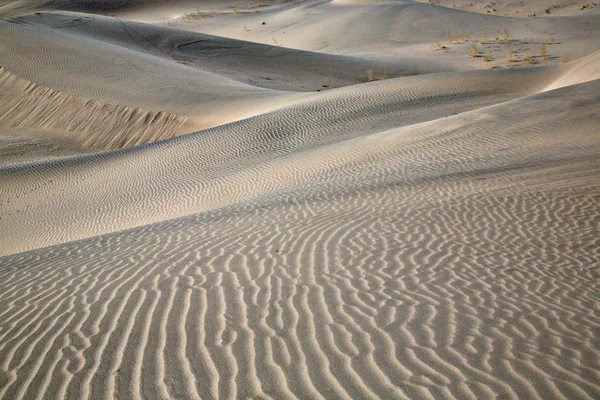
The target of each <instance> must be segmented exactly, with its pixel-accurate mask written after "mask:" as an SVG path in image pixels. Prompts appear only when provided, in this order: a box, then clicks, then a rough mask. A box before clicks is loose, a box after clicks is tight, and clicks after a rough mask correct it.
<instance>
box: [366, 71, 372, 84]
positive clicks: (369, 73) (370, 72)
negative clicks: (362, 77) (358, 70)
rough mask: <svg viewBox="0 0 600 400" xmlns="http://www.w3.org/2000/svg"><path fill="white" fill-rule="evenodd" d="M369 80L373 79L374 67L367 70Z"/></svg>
mask: <svg viewBox="0 0 600 400" xmlns="http://www.w3.org/2000/svg"><path fill="white" fill-rule="evenodd" d="M367 81H369V82H372V81H373V70H372V69H370V70H368V71H367Z"/></svg>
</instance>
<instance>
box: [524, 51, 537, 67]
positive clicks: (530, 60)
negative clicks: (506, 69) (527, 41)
mask: <svg viewBox="0 0 600 400" xmlns="http://www.w3.org/2000/svg"><path fill="white" fill-rule="evenodd" d="M535 55H536V51H535V49H531V51H530V52H529V53H527V55H526V56H525V57H524V58H523V59H524V60H525V61H527V62H528V63H529V64H533V61H534V59H535Z"/></svg>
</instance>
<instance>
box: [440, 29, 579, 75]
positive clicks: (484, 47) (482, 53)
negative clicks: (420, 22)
mask: <svg viewBox="0 0 600 400" xmlns="http://www.w3.org/2000/svg"><path fill="white" fill-rule="evenodd" d="M455 38H456V39H455ZM446 42H447V45H444V44H442V42H441V41H439V40H436V41H435V42H433V44H432V45H431V49H432V50H434V51H435V50H446V51H448V50H451V49H452V47H453V46H454V45H459V46H460V45H461V44H462V43H463V42H470V43H471V44H470V45H469V46H468V47H467V49H466V54H467V55H468V56H469V57H473V58H480V57H481V58H482V59H483V61H484V62H485V63H486V64H489V63H490V62H491V61H492V60H494V59H496V58H498V57H499V56H498V55H497V53H498V52H501V51H502V47H505V46H506V47H508V51H507V52H506V51H502V52H503V53H504V59H505V61H506V67H515V66H526V65H538V64H542V63H548V62H552V60H554V59H558V57H549V56H548V46H552V45H553V44H555V43H556V39H555V37H554V36H550V37H549V38H548V39H547V40H541V41H540V40H539V39H537V43H539V44H540V45H541V47H540V50H537V49H532V48H529V47H525V46H523V45H524V44H530V43H536V41H535V40H534V38H523V39H515V38H513V36H512V35H511V33H510V32H509V31H508V29H503V30H501V31H498V33H497V35H496V37H495V41H494V38H492V39H490V38H489V36H488V35H487V33H486V32H485V31H484V32H482V33H481V39H479V40H478V38H477V36H476V35H475V34H469V35H465V34H464V33H461V34H460V35H459V36H452V35H451V34H450V32H448V35H447V40H446ZM500 57H501V56H500ZM566 59H567V61H564V60H565V59H562V60H561V61H562V62H568V58H566ZM486 66H487V67H488V68H490V66H489V65H486ZM500 67H501V65H500V64H499V63H496V64H495V65H493V68H500Z"/></svg>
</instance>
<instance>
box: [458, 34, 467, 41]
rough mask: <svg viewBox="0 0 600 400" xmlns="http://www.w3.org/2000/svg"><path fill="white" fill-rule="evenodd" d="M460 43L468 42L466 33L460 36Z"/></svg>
mask: <svg viewBox="0 0 600 400" xmlns="http://www.w3.org/2000/svg"><path fill="white" fill-rule="evenodd" d="M460 41H461V42H466V41H467V35H465V34H464V33H461V34H460Z"/></svg>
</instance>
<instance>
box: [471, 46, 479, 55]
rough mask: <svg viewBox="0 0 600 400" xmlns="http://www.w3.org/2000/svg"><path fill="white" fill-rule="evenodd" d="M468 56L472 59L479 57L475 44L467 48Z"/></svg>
mask: <svg viewBox="0 0 600 400" xmlns="http://www.w3.org/2000/svg"><path fill="white" fill-rule="evenodd" d="M469 55H470V56H471V57H473V58H477V57H479V49H478V48H477V46H476V45H475V44H473V45H471V47H470V48H469Z"/></svg>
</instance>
